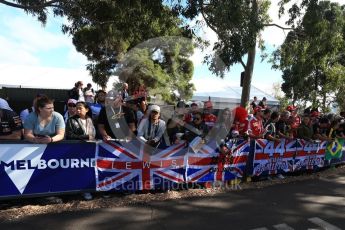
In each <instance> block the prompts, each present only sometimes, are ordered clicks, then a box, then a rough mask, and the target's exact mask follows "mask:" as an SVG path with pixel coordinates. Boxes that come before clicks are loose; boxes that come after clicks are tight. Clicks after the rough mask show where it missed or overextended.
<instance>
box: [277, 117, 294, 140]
mask: <svg viewBox="0 0 345 230" xmlns="http://www.w3.org/2000/svg"><path fill="white" fill-rule="evenodd" d="M290 115H291V114H290V112H289V111H283V112H282V113H281V115H280V119H279V121H278V122H277V123H276V129H277V133H278V136H279V137H280V138H285V139H293V135H292V133H291V129H290V127H289V118H290Z"/></svg>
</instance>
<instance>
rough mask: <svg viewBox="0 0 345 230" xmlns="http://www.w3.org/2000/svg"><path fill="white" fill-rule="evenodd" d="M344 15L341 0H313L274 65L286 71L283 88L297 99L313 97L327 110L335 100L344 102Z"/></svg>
mask: <svg viewBox="0 0 345 230" xmlns="http://www.w3.org/2000/svg"><path fill="white" fill-rule="evenodd" d="M344 16H345V11H344V6H340V5H339V4H338V3H331V2H329V1H321V2H317V1H313V2H310V4H308V5H307V8H306V13H305V14H304V16H303V17H301V19H299V20H298V21H297V22H296V27H295V29H294V30H293V31H291V32H290V33H289V34H288V36H287V38H286V40H285V42H284V44H283V45H282V46H281V47H280V49H278V50H277V51H276V52H275V54H274V57H275V61H276V66H275V67H276V68H279V69H280V70H282V71H283V79H284V83H283V85H282V89H283V91H284V92H285V93H286V95H287V96H288V97H290V98H292V99H293V100H294V101H296V100H298V99H302V100H306V101H311V102H312V103H313V106H315V107H318V106H320V107H321V108H322V109H323V110H324V111H325V110H327V107H329V102H330V101H331V102H332V100H334V101H337V102H338V103H339V104H340V103H343V102H341V101H340V98H341V97H340V96H339V95H338V94H339V93H340V94H342V91H340V90H342V89H344V84H345V83H343V82H345V81H344V80H345V78H344V76H345V72H343V71H344V68H343V67H344V65H343V64H344V63H343V62H344V61H343V56H344V55H343V53H344V51H345V43H344V42H345V40H344V39H345V33H344V32H345V17H344ZM291 23H292V21H291ZM332 98H333V99H332Z"/></svg>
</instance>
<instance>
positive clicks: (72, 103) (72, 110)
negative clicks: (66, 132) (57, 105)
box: [64, 99, 77, 123]
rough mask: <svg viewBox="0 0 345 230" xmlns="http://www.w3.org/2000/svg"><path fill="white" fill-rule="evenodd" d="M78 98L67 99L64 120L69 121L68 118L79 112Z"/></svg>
mask: <svg viewBox="0 0 345 230" xmlns="http://www.w3.org/2000/svg"><path fill="white" fill-rule="evenodd" d="M76 106H77V100H75V99H68V101H67V111H66V113H65V115H64V121H65V123H66V122H67V120H68V118H70V117H72V116H74V115H75V114H76V113H77V109H76Z"/></svg>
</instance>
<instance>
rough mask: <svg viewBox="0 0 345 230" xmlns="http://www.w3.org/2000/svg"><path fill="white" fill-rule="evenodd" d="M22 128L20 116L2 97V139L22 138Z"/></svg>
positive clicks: (0, 110)
mask: <svg viewBox="0 0 345 230" xmlns="http://www.w3.org/2000/svg"><path fill="white" fill-rule="evenodd" d="M22 129H23V125H22V121H21V119H20V117H19V116H18V115H17V114H16V112H14V111H13V110H12V109H11V107H10V106H9V105H8V103H7V101H6V100H5V99H2V98H0V140H20V139H21V136H22Z"/></svg>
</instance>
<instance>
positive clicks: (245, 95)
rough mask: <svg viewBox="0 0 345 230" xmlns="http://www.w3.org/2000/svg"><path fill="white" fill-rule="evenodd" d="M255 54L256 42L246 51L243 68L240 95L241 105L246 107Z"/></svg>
mask: <svg viewBox="0 0 345 230" xmlns="http://www.w3.org/2000/svg"><path fill="white" fill-rule="evenodd" d="M255 54H256V42H255V44H254V46H253V47H252V48H251V49H250V50H249V51H248V60H247V65H246V67H247V68H246V69H245V70H244V79H243V88H242V96H241V106H242V107H243V108H247V106H248V104H249V97H250V87H251V84H252V76H253V70H254V63H255Z"/></svg>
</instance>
